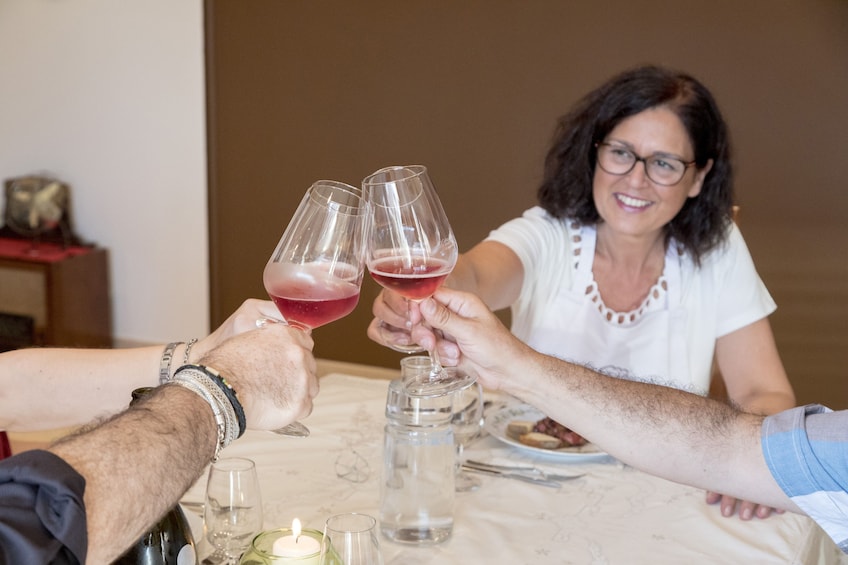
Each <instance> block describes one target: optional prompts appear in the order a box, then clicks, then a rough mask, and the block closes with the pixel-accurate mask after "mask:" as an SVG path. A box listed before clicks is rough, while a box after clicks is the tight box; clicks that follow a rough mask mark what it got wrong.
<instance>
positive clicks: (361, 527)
mask: <svg viewBox="0 0 848 565" xmlns="http://www.w3.org/2000/svg"><path fill="white" fill-rule="evenodd" d="M318 565H383V555H382V553H381V552H380V541H379V540H378V539H377V520H375V519H374V518H373V517H372V516H369V515H367V514H358V513H356V512H350V513H347V514H337V515H335V516H331V517H329V518H327V522H326V524H325V525H324V540H323V541H322V543H321V556H320V558H319V560H318Z"/></svg>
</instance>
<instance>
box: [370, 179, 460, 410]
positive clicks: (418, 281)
mask: <svg viewBox="0 0 848 565" xmlns="http://www.w3.org/2000/svg"><path fill="white" fill-rule="evenodd" d="M362 189H363V196H364V198H365V199H366V200H367V201H368V203H369V204H370V206H371V214H372V220H371V226H370V229H369V231H368V245H367V250H366V263H367V265H368V271H369V272H370V273H371V277H373V279H374V280H375V281H377V283H379V284H380V285H381V286H383V287H384V288H386V289H388V290H390V291H393V292H396V293H398V294H400V295H401V296H403V297H404V298H406V299H407V300H410V301H413V302H420V301H421V300H424V299H425V298H427V297H429V296H431V295H432V294H433V292H435V290H436V289H437V288H438V287H439V285H441V284H442V282H443V281H444V280H445V279H446V278H447V276H448V275H449V274H450V272H451V271H452V270H453V267H454V265H455V264H456V258H457V254H458V252H457V245H456V239H455V238H454V235H453V231H452V230H451V227H450V224H449V223H448V219H447V216H446V215H445V211H444V210H443V209H442V204H441V202H440V201H439V197H438V196H437V195H436V190H435V188H433V183H432V181H431V180H430V176H429V175H428V173H427V167H425V166H423V165H407V166H394V167H386V168H384V169H380V170H379V171H377V172H375V173H372V174H371V175H369V176H368V177H366V178H365V179H364V180H363V181H362ZM430 357H431V359H432V360H433V371H432V372H431V373H430V374H428V375H424V376H421V377H415V378H412V379H409V380H405V381H404V386H405V387H406V389H407V393H408V394H410V395H412V396H439V395H443V394H448V393H450V392H451V391H454V390H457V389H460V388H463V387H466V386H468V385H469V384H471V383H472V382H474V378H473V377H471V376H468V375H464V374H460V373H457V372H449V371H445V370H444V369H443V367H442V366H441V363H439V357H438V352H437V351H436V350H435V348H434V350H433V351H430Z"/></svg>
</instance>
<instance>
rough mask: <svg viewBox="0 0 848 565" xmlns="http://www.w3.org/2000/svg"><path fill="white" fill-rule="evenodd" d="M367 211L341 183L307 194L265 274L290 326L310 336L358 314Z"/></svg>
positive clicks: (326, 184) (321, 183)
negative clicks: (356, 309) (356, 310)
mask: <svg viewBox="0 0 848 565" xmlns="http://www.w3.org/2000/svg"><path fill="white" fill-rule="evenodd" d="M367 208H368V207H367V205H365V204H364V203H363V201H362V198H361V191H360V190H359V189H357V188H354V187H352V186H350V185H347V184H344V183H341V182H337V181H328V180H321V181H318V182H316V183H314V184H313V185H312V186H311V187H310V188H309V190H307V191H306V194H305V195H304V197H303V200H301V203H300V206H299V207H298V209H297V211H296V212H295V214H294V216H293V217H292V220H291V222H290V223H289V225H288V227H287V228H286V231H285V233H283V236H282V238H280V241H279V243H278V244H277V247H276V248H275V249H274V253H273V254H272V255H271V258H270V259H269V260H268V263H267V264H266V265H265V270H264V272H263V273H262V281H263V283H264V285H265V290H266V291H267V292H268V296H270V298H271V300H273V301H274V304H276V306H277V309H278V310H279V311H280V314H282V316H283V318H284V319H285V321H286V323H288V324H289V325H292V326H295V327H298V328H301V329H304V330H307V331H308V330H312V329H314V328H317V327H319V326H323V325H324V324H328V323H330V322H333V321H335V320H338V319H340V318H343V317H344V316H347V315H348V314H350V313H351V312H352V311H353V309H354V308H356V305H357V303H358V302H359V290H360V287H361V285H362V277H363V273H364V266H363V256H364V250H363V247H364V244H365V239H364V238H365V232H366V230H367V223H368V213H367Z"/></svg>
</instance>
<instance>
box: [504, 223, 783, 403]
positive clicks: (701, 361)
mask: <svg viewBox="0 0 848 565" xmlns="http://www.w3.org/2000/svg"><path fill="white" fill-rule="evenodd" d="M595 234H596V232H595V228H594V226H580V225H579V224H577V223H576V222H574V221H572V220H558V219H555V218H552V217H551V216H550V215H548V214H547V212H545V211H544V210H543V209H542V208H540V207H534V208H531V209H529V210H527V211H526V212H524V214H523V215H522V216H521V217H520V218H516V219H513V220H510V221H509V222H507V223H505V224H504V225H502V226H501V227H499V228H498V229H496V230H494V231H492V232H491V233H490V234H489V237H488V238H487V240H490V241H497V242H499V243H501V244H503V245H506V246H507V247H509V248H510V249H512V250H513V252H515V253H516V255H517V256H518V257H519V259H520V260H521V264H522V265H523V267H524V280H523V283H522V287H521V292H520V295H519V297H518V299H517V300H516V302H515V303H514V304H513V305H512V331H513V333H514V334H515V335H516V336H517V337H519V338H520V339H522V340H524V341H525V342H527V343H528V344H530V345H531V346H533V347H534V348H536V349H537V350H539V351H541V352H543V353H547V354H550V355H554V356H557V357H560V358H563V359H568V360H570V361H574V362H577V363H580V364H582V365H587V366H590V367H592V368H594V369H596V370H600V371H601V372H604V373H607V374H612V375H615V376H620V377H624V378H629V379H635V380H646V381H651V382H657V383H660V384H667V385H669V386H674V387H677V388H682V389H685V390H690V391H692V392H698V393H701V394H704V393H706V391H707V390H708V389H709V380H710V370H711V365H712V358H713V353H714V350H715V341H716V339H717V338H719V337H721V336H723V335H726V334H729V333H731V332H733V331H735V330H738V329H740V328H742V327H744V326H747V325H749V324H751V323H753V322H756V321H757V320H760V319H762V318H764V317H766V316H768V315H769V314H771V313H772V312H773V311H774V310H775V309H776V305H775V303H774V300H772V298H771V295H770V294H769V292H768V290H767V289H766V287H765V285H764V284H763V282H762V280H761V279H760V277H759V275H758V274H757V271H756V269H755V267H754V263H753V260H752V259H751V254H750V252H749V251H748V247H747V246H746V245H745V241H744V239H743V238H742V234H741V233H740V232H739V229H738V227H737V226H736V225H733V226H732V227H731V229H730V231H729V233H728V236H727V239H726V241H725V243H724V244H723V245H721V246H719V247H718V248H716V249H714V250H713V251H711V252H710V253H708V254H707V255H706V256H704V257H703V258H702V260H701V266H700V267H695V265H694V263H693V262H692V259H691V257H690V256H689V255H688V254H682V255H681V254H680V253H679V252H678V246H677V245H675V244H674V242H672V244H671V245H669V249H668V251H667V253H666V261H665V268H664V271H663V274H662V276H661V278H660V280H659V281H658V282H657V284H656V285H655V286H654V288H653V289H652V292H651V293H649V296H648V298H647V299H646V301H645V302H643V304H642V305H641V307H640V308H637V310H635V311H633V312H627V313H614V312H612V311H611V310H609V309H607V308H606V307H605V306H604V305H603V303H602V297H600V296H599V295H598V294H597V291H596V287H594V288H593V286H592V285H593V283H594V278H593V277H592V273H591V265H592V261H593V259H594V241H595ZM587 289H588V290H587Z"/></svg>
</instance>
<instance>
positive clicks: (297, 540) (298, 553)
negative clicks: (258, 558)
mask: <svg viewBox="0 0 848 565" xmlns="http://www.w3.org/2000/svg"><path fill="white" fill-rule="evenodd" d="M291 529H292V535H290V536H283V537H279V538H277V539H276V540H274V548H273V550H272V552H273V553H274V556H276V557H306V556H308V555H315V554H316V553H318V552H319V551H320V550H321V544H319V543H318V540H317V539H315V538H312V537H309V536H302V535H300V532H301V531H302V529H303V526H301V524H300V520H298V519H297V518H295V519H294V520H292V527H291Z"/></svg>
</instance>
